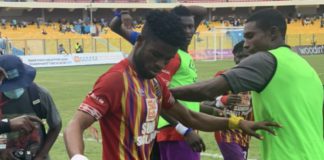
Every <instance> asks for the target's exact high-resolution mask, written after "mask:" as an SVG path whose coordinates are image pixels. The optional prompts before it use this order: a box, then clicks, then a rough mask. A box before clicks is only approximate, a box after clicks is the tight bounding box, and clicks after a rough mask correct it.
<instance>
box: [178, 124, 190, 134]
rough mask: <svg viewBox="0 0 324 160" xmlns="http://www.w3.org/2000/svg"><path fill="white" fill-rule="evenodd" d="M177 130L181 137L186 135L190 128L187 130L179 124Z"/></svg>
mask: <svg viewBox="0 0 324 160" xmlns="http://www.w3.org/2000/svg"><path fill="white" fill-rule="evenodd" d="M175 129H176V130H177V132H178V133H179V134H181V135H185V134H186V132H187V131H188V130H189V128H187V127H186V126H184V125H182V124H181V123H178V124H177V125H176V127H175Z"/></svg>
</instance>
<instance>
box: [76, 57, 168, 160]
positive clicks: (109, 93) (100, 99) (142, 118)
mask: <svg viewBox="0 0 324 160" xmlns="http://www.w3.org/2000/svg"><path fill="white" fill-rule="evenodd" d="M173 103H174V98H173V97H172V95H171V93H170V92H169V90H168V88H167V87H166V86H165V84H164V83H163V82H162V80H161V79H160V78H159V77H158V76H157V77H156V78H153V79H143V78H141V77H139V76H138V74H137V73H136V71H135V69H134V66H133V65H132V64H130V62H129V61H128V60H127V59H125V60H123V61H121V62H119V63H118V64H116V65H114V66H113V67H112V68H111V69H109V70H108V71H107V72H106V73H104V74H103V75H102V76H101V77H99V79H98V80H97V82H96V83H95V85H94V88H93V90H92V91H91V92H90V93H89V94H88V95H87V97H86V98H85V99H84V101H83V103H82V104H81V105H80V107H79V110H81V111H84V112H86V113H88V114H90V115H92V116H93V117H94V118H96V119H97V120H99V123H100V127H101V134H102V144H103V157H102V159H104V160H108V159H111V160H119V159H131V160H132V159H141V160H148V159H150V154H151V150H152V147H153V143H154V139H155V137H156V126H157V122H158V116H159V112H160V109H161V107H163V108H170V107H172V105H173Z"/></svg>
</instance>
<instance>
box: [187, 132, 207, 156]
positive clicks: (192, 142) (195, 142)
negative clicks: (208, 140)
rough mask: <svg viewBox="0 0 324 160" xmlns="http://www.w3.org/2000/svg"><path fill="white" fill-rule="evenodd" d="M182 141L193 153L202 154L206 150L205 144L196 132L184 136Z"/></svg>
mask: <svg viewBox="0 0 324 160" xmlns="http://www.w3.org/2000/svg"><path fill="white" fill-rule="evenodd" d="M184 139H185V142H186V143H187V144H188V145H189V146H190V147H191V149H192V150H193V151H194V152H202V151H205V150H206V146H205V143H204V141H203V140H202V139H201V137H200V136H199V135H198V133H197V132H195V131H191V132H190V133H188V134H187V135H185V136H184Z"/></svg>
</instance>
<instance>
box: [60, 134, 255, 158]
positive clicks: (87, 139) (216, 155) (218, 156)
mask: <svg viewBox="0 0 324 160" xmlns="http://www.w3.org/2000/svg"><path fill="white" fill-rule="evenodd" d="M59 136H60V137H63V133H60V134H59ZM83 139H84V140H85V141H92V142H97V140H95V139H94V138H83ZM99 142H100V143H101V140H99ZM200 155H201V156H203V157H211V158H221V159H223V156H222V155H221V154H212V153H205V152H202V153H200ZM248 160H257V159H248Z"/></svg>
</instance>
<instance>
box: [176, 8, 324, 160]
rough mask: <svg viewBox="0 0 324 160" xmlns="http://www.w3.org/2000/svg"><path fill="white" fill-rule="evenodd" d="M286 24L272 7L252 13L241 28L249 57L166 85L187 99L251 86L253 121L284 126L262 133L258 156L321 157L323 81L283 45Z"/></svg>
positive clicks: (266, 159) (271, 159) (284, 159)
mask: <svg viewBox="0 0 324 160" xmlns="http://www.w3.org/2000/svg"><path fill="white" fill-rule="evenodd" d="M286 27H287V25H286V21H285V18H284V17H283V16H282V14H281V13H280V12H278V11H277V10H274V9H264V10H260V11H258V12H256V13H254V14H253V15H251V16H250V17H249V18H248V19H247V22H246V24H245V27H244V38H245V44H244V47H245V48H246V49H248V50H249V52H250V53H252V55H251V56H249V57H248V58H246V59H244V60H243V61H242V62H241V63H240V64H238V65H237V66H235V67H234V68H232V69H231V70H229V71H228V72H226V73H224V74H222V75H221V76H218V77H216V78H213V79H211V80H207V81H204V82H200V83H197V84H194V85H191V86H186V87H179V88H176V89H171V90H172V93H173V95H174V97H175V98H178V99H182V100H191V101H202V100H206V99H210V100H212V99H213V98H214V97H216V96H219V95H221V94H222V93H224V92H225V91H229V90H231V91H232V92H233V93H239V92H243V91H252V101H253V107H254V116H255V120H256V121H262V120H271V121H276V122H278V123H280V124H281V125H282V126H283V128H281V129H277V128H276V129H274V130H275V131H276V133H277V136H274V137H270V136H269V134H267V133H264V132H261V134H262V136H263V137H264V138H265V140H264V141H262V142H261V159H263V160H315V159H316V160H317V159H324V141H323V88H322V83H321V80H320V78H319V76H318V75H317V73H316V72H315V70H314V69H313V68H312V67H311V66H310V65H309V64H308V63H307V61H306V60H304V59H303V58H302V57H300V56H299V55H298V54H296V53H295V52H293V51H292V50H291V49H290V47H289V46H287V45H285V35H286Z"/></svg>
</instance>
